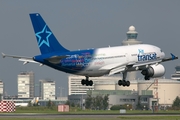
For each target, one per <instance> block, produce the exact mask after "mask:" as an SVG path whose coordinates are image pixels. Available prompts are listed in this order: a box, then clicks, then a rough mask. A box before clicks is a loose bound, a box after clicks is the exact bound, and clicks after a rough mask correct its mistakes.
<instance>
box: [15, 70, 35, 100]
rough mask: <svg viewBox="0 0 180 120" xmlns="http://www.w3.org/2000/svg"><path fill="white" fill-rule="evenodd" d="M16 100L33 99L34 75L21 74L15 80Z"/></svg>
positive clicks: (31, 73)
mask: <svg viewBox="0 0 180 120" xmlns="http://www.w3.org/2000/svg"><path fill="white" fill-rule="evenodd" d="M17 83H18V98H33V97H34V92H35V91H34V73H33V72H21V73H20V74H19V75H18V78H17Z"/></svg>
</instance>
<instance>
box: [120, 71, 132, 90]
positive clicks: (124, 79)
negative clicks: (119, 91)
mask: <svg viewBox="0 0 180 120" xmlns="http://www.w3.org/2000/svg"><path fill="white" fill-rule="evenodd" d="M126 76H127V72H124V73H123V80H119V81H118V85H119V86H121V85H122V86H123V87H125V86H127V87H129V86H130V82H129V81H126Z"/></svg>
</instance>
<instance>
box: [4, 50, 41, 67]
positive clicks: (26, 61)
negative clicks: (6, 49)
mask: <svg viewBox="0 0 180 120" xmlns="http://www.w3.org/2000/svg"><path fill="white" fill-rule="evenodd" d="M2 56H3V58H5V57H12V58H17V59H19V61H23V62H24V63H23V65H25V64H27V63H30V62H31V63H38V64H40V66H41V65H42V64H41V63H39V62H36V61H34V60H33V58H32V57H26V56H16V55H7V54H4V53H2Z"/></svg>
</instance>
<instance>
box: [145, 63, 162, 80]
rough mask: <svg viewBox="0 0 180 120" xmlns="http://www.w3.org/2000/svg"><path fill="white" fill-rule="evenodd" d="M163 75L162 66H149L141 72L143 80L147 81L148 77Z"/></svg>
mask: <svg viewBox="0 0 180 120" xmlns="http://www.w3.org/2000/svg"><path fill="white" fill-rule="evenodd" d="M164 73H165V68H164V66H163V65H161V64H158V65H151V66H150V67H148V68H147V69H144V70H142V72H141V74H143V75H144V76H145V77H144V79H145V80H149V79H150V77H161V76H163V75H164Z"/></svg>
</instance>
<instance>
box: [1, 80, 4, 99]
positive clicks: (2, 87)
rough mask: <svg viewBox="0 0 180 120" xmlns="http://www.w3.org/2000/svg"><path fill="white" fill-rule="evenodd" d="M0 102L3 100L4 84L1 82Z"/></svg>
mask: <svg viewBox="0 0 180 120" xmlns="http://www.w3.org/2000/svg"><path fill="white" fill-rule="evenodd" d="M0 95H1V96H0V97H1V98H0V100H1V99H2V98H3V96H4V83H3V81H1V80H0Z"/></svg>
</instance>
